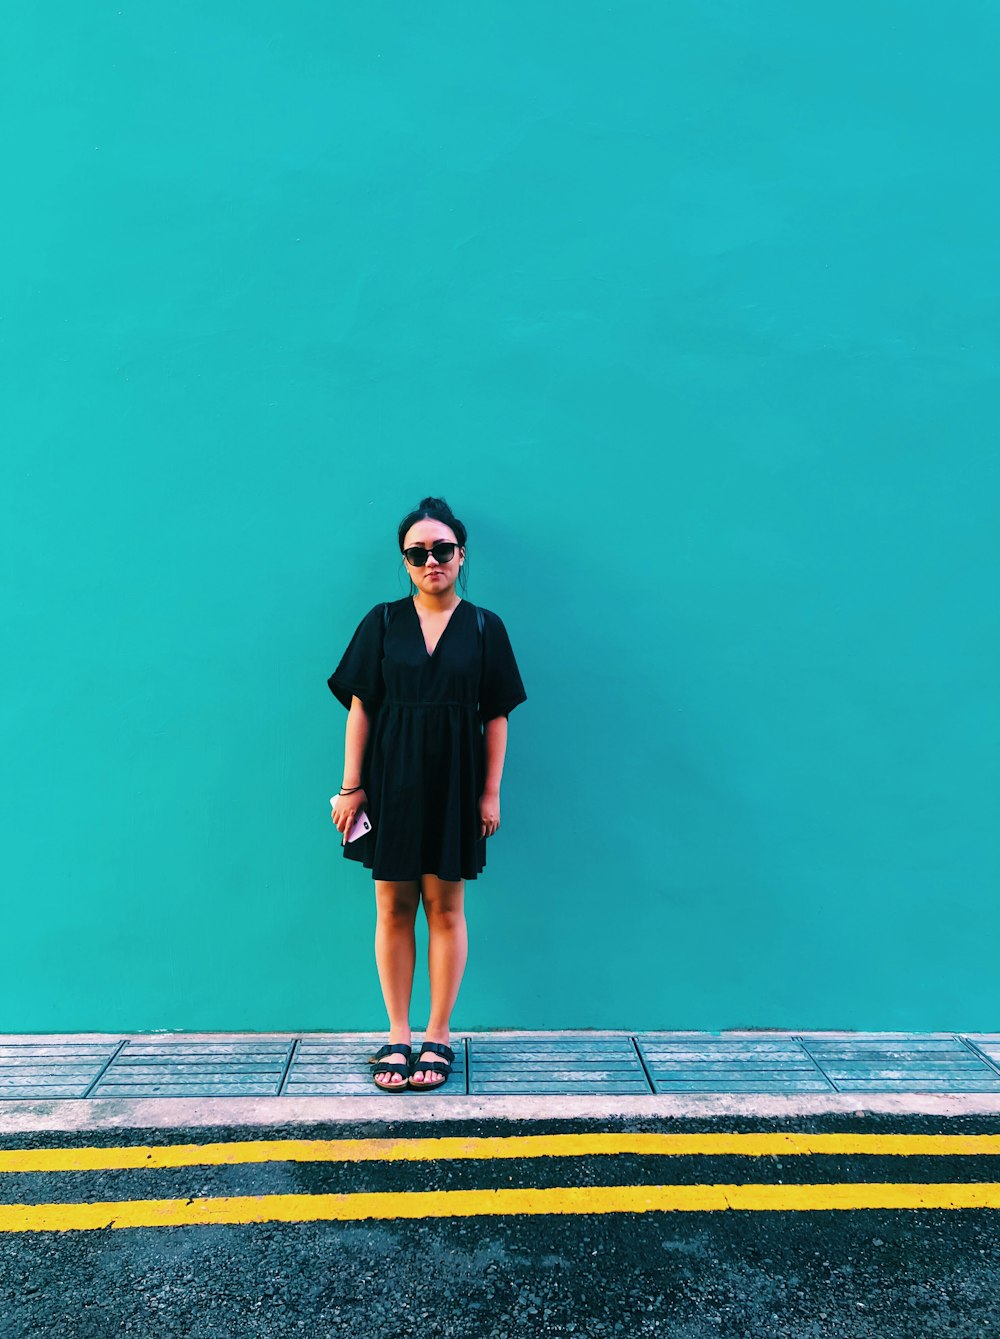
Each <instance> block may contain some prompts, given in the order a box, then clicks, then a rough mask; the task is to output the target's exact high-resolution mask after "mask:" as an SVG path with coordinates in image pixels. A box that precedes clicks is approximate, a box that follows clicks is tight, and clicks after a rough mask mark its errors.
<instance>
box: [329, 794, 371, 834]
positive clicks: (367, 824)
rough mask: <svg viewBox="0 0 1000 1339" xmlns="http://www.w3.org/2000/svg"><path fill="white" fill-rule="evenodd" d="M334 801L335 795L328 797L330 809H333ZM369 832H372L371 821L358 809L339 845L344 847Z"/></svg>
mask: <svg viewBox="0 0 1000 1339" xmlns="http://www.w3.org/2000/svg"><path fill="white" fill-rule="evenodd" d="M336 799H337V797H336V795H331V796H330V807H331V809H332V808H333V805H334V803H335V802H336ZM371 830H372V824H371V819H370V818H369V817H368V815H367V814H366V813H365V811H364V810H363V809H359V810H358V812H357V814H356V815H355V818H354V822H353V823H352V824H351V826H350V827H349V828H348V830H347V832H346V833H345V834H344V836H343V838H342V839H341V843H340V844H341V846H346V845H347V843H348V842H354V841H357V839H358V838H359V837H363V836H364V835H365V833H366V832H371Z"/></svg>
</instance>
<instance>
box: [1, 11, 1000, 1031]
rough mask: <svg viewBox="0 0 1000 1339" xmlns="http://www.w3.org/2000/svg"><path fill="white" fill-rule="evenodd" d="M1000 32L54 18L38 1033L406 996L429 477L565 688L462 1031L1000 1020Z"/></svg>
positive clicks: (48, 167) (27, 1012)
mask: <svg viewBox="0 0 1000 1339" xmlns="http://www.w3.org/2000/svg"><path fill="white" fill-rule="evenodd" d="M998 36H1000V18H998V14H997V11H996V9H995V7H994V6H991V5H989V4H986V3H978V2H975V0H960V3H959V4H958V5H956V6H950V7H948V8H947V9H942V8H941V7H940V6H931V5H918V6H916V7H914V6H912V5H906V4H902V3H875V4H872V3H871V0H863V2H862V0H847V2H846V3H844V4H839V5H837V6H832V5H831V6H827V7H825V8H823V7H820V8H819V9H817V8H816V7H815V6H802V5H799V4H794V3H791V2H790V0H762V3H760V4H756V5H749V4H732V3H727V4H721V3H720V4H704V3H694V0H677V3H672V4H666V5H664V4H660V3H647V2H646V0H641V2H640V3H637V4H634V5H631V6H627V7H626V8H625V9H624V10H622V9H621V8H620V7H616V6H608V5H604V4H594V3H588V2H587V0H584V3H580V4H576V5H574V6H572V7H571V9H567V8H566V7H564V6H547V5H538V4H513V5H511V4H504V5H499V4H489V5H485V6H473V7H472V8H471V9H470V7H469V6H465V5H462V6H460V5H455V4H451V3H445V4H438V5H434V6H430V7H422V8H418V9H413V8H409V9H401V8H399V7H398V6H390V5H367V6H357V5H351V6H347V5H339V4H333V5H316V4H302V3H294V2H293V3H291V4H286V5H284V6H283V7H281V8H280V10H279V9H276V8H275V7H274V6H273V5H265V4H261V3H257V2H256V0H249V2H248V0H240V3H235V0H227V2H226V3H221V2H216V3H212V4H209V5H207V6H206V5H194V4H180V5H178V4H175V3H170V4H165V3H158V2H156V0H153V2H152V3H148V4H143V5H137V4H132V3H127V2H126V3H122V0H116V3H114V4H98V5H96V6H95V5H88V6H83V7H81V6H78V5H74V4H69V3H66V2H65V0H50V3H47V4H42V5H40V6H23V7H21V9H20V10H19V11H17V12H16V13H14V14H12V15H11V16H9V18H8V20H7V24H6V26H5V39H4V43H5V65H6V72H5V75H4V94H3V98H4V104H5V105H4V114H3V122H4V126H5V131H6V163H7V170H6V176H7V181H8V185H9V186H10V185H11V184H12V185H13V187H14V189H13V191H12V192H10V193H9V195H8V203H7V206H6V207H5V211H4V216H3V218H2V220H0V229H2V243H3V250H2V254H3V256H4V271H5V280H4V288H5V296H4V299H3V311H2V316H3V320H2V323H0V339H2V340H3V346H4V348H3V360H4V368H5V372H4V376H5V389H4V392H3V403H4V418H5V421H6V424H7V431H6V437H7V448H6V450H5V453H4V456H3V467H2V468H3V477H2V490H0V491H2V496H3V507H4V523H3V536H2V543H3V551H2V552H3V568H2V571H3V591H4V612H3V626H4V632H5V642H6V652H5V655H4V657H3V665H4V671H3V672H4V678H5V683H4V691H3V699H2V700H3V717H2V719H3V744H4V758H5V763H6V767H5V779H4V791H3V817H4V827H5V835H4V843H3V849H4V883H5V886H6V891H7V896H6V899H5V904H6V911H5V931H6V934H5V953H4V966H3V971H2V972H0V1030H16V1029H24V1030H44V1029H89V1028H105V1027H106V1028H113V1029H116V1028H143V1029H145V1028H188V1027H190V1028H196V1027H197V1028H215V1027H218V1028H354V1027H381V1026H382V1025H383V1022H384V1016H383V1012H382V1005H381V997H380V995H379V991H378V984H377V980H376V976H375V970H374V962H373V958H372V935H373V925H374V920H373V896H372V886H371V880H370V877H369V876H368V874H367V872H366V871H363V870H360V869H359V868H358V867H356V866H354V865H351V864H349V863H348V862H346V861H344V860H343V859H342V856H341V853H340V849H339V844H338V843H339V838H338V837H337V834H336V833H335V832H334V830H333V828H332V825H331V824H330V819H329V805H328V803H327V797H328V795H329V794H330V793H331V791H332V789H334V788H335V786H336V784H337V783H338V781H339V779H340V776H341V764H342V749H343V730H344V722H345V715H346V714H345V713H344V711H343V709H342V708H341V707H340V706H339V705H338V704H337V703H336V702H335V700H334V699H333V698H332V696H331V695H330V693H329V691H328V689H327V687H326V682H325V681H326V677H327V675H328V674H329V673H330V672H331V670H332V669H333V667H334V665H335V664H336V662H337V659H338V658H339V655H340V653H341V651H342V650H343V648H344V646H345V645H346V642H347V639H348V637H349V636H350V633H351V631H352V630H353V628H354V626H355V624H356V622H357V621H358V619H359V618H360V616H361V615H362V614H363V613H364V612H365V610H367V609H368V608H369V607H370V606H371V605H372V604H373V603H374V602H375V601H376V600H380V599H383V598H397V597H398V596H399V595H401V594H404V593H405V590H406V585H405V582H404V581H403V579H402V577H401V574H400V572H399V567H398V552H397V550H396V548H395V539H394V534H395V526H396V523H397V521H398V520H399V518H400V517H401V516H402V514H403V513H404V512H405V511H406V510H407V509H408V508H409V507H410V506H411V505H412V504H413V502H415V500H416V499H417V498H418V497H419V496H420V495H421V494H422V493H424V492H428V491H429V492H443V493H444V495H445V496H446V497H447V498H448V499H449V501H450V502H451V503H452V505H453V506H454V507H455V509H456V511H457V512H458V514H459V515H460V516H461V517H462V518H463V519H464V520H465V521H466V523H467V525H468V527H469V530H470V543H469V573H470V577H471V583H470V588H469V596H470V598H472V599H475V600H477V601H478V602H480V603H482V604H485V605H487V606H488V607H490V608H493V609H495V610H496V611H498V612H499V613H500V614H501V615H502V616H503V618H504V620H505V622H506V624H507V627H508V631H509V632H510V635H511V638H512V641H513V644H514V646H515V649H516V651H517V654H518V659H519V662H520V666H521V670H522V674H523V676H524V680H525V685H526V688H527V691H528V695H529V700H528V702H527V703H526V704H525V705H524V706H523V707H521V708H519V709H518V711H517V712H515V713H514V715H513V716H512V718H511V729H510V746H509V752H508V761H507V767H506V771H505V776H504V788H503V796H502V799H503V827H502V829H501V832H500V834H499V835H498V836H497V838H496V839H495V840H494V842H493V844H492V845H491V848H490V850H489V856H488V860H489V863H488V866H487V870H486V873H485V874H484V876H483V878H482V879H481V880H479V881H478V882H477V883H475V884H470V885H468V893H467V903H468V912H469V924H470V937H471V953H470V959H469V967H468V972H467V976H466V980H465V983H464V985H463V989H462V994H461V996H460V1002H459V1008H458V1010H457V1012H456V1015H455V1019H454V1023H455V1026H456V1027H457V1028H461V1027H463V1026H464V1027H472V1026H503V1025H509V1026H537V1027H549V1026H551V1027H560V1026H571V1027H579V1026H607V1027H628V1026H637V1027H655V1026H664V1027H695V1028H721V1027H726V1026H746V1025H750V1026H782V1027H793V1026H794V1027H798V1026H800V1027H803V1028H817V1027H826V1026H831V1027H834V1026H835V1027H870V1028H900V1027H906V1028H917V1029H919V1028H934V1027H941V1028H954V1029H983V1028H989V1027H995V1026H996V1024H997V1016H998V1015H997V1008H998V1004H1000V991H998V985H997V982H998V972H997V931H998V929H1000V916H998V910H997V892H998V888H1000V880H998V872H1000V871H998V865H1000V861H998V839H997V824H996V815H995V809H996V800H997V790H998V787H997V770H998V769H997V742H998V740H997V727H998V709H997V693H996V681H997V669H998V655H997V650H998V624H997V618H996V612H995V609H996V598H995V592H996V573H997V556H998V554H997V506H996V500H997V493H998V490H997V472H998V466H997V454H996V427H997V422H996V417H997V416H996V370H997V354H998V341H1000V335H998V323H997V292H998V271H997V237H998V236H1000V218H998V213H1000V209H998V205H1000V193H998V183H997V174H996V173H995V171H993V170H992V169H991V167H990V162H991V160H992V158H993V157H994V144H993V136H992V132H991V130H990V129H989V127H990V123H991V122H993V123H995V117H996V112H997V98H996V93H995V87H994V77H995V62H994V59H993V56H992V54H991V52H993V51H995V49H996V42H997V38H998ZM595 541H596V542H595ZM421 933H422V934H424V933H425V932H424V931H423V926H422V922H421ZM425 942H426V940H425V938H421V939H420V941H419V943H420V953H421V957H422V956H423V953H424V945H425ZM426 1007H427V996H426V986H425V984H424V980H423V969H421V975H420V979H419V981H418V987H417V991H416V995H415V1002H414V1013H413V1023H414V1026H415V1027H419V1026H421V1025H422V1024H423V1022H424V1021H425V1020H426Z"/></svg>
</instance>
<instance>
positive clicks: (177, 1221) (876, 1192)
mask: <svg viewBox="0 0 1000 1339" xmlns="http://www.w3.org/2000/svg"><path fill="white" fill-rule="evenodd" d="M997 1208H1000V1184H984V1183H982V1182H980V1183H969V1182H959V1183H958V1184H954V1185H949V1184H940V1185H936V1184H932V1185H916V1184H902V1185H853V1184H848V1185H805V1186H800V1185H786V1186H775V1185H715V1186H712V1185H703V1186H561V1187H553V1188H548V1189H541V1190H535V1189H525V1190H514V1189H502V1190H429V1191H427V1190H424V1191H393V1192H383V1193H371V1194H348V1195H232V1196H224V1197H220V1198H210V1199H192V1200H124V1201H114V1200H110V1201H106V1202H102V1203H94V1204H5V1205H2V1206H0V1232H67V1231H77V1232H79V1231H88V1230H93V1229H97V1228H108V1227H110V1228H125V1227H188V1226H194V1225H205V1224H215V1223H306V1222H320V1221H323V1222H329V1221H341V1222H343V1221H346V1220H357V1219H363V1218H465V1217H472V1216H479V1215H489V1216H495V1215H507V1214H594V1213H650V1212H694V1213H705V1212H713V1211H717V1210H725V1209H745V1210H779V1211H784V1212H788V1211H804V1210H831V1209H838V1210H843V1209H997Z"/></svg>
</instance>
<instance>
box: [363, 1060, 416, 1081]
mask: <svg viewBox="0 0 1000 1339" xmlns="http://www.w3.org/2000/svg"><path fill="white" fill-rule="evenodd" d="M409 1073H410V1066H409V1065H393V1064H390V1063H389V1061H388V1060H382V1061H380V1062H379V1063H378V1064H377V1065H375V1067H374V1068H373V1069H372V1075H373V1076H374V1075H376V1074H402V1075H404V1076H405V1077H408V1076H409Z"/></svg>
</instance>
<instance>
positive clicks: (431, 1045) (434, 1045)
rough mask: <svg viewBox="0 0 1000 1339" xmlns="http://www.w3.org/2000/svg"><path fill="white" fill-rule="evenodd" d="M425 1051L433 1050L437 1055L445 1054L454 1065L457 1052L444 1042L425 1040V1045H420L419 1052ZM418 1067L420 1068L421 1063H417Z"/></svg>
mask: <svg viewBox="0 0 1000 1339" xmlns="http://www.w3.org/2000/svg"><path fill="white" fill-rule="evenodd" d="M424 1051H433V1053H434V1054H435V1055H441V1056H444V1058H445V1060H447V1061H448V1064H449V1065H453V1064H454V1063H455V1052H454V1051H453V1050H452V1049H451V1047H450V1046H445V1045H444V1043H443V1042H439V1041H425V1042H424V1044H423V1046H421V1047H420V1050H419V1051H418V1052H417V1054H418V1055H422V1054H423V1052H424ZM425 1068H426V1066H425ZM417 1069H420V1065H417Z"/></svg>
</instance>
